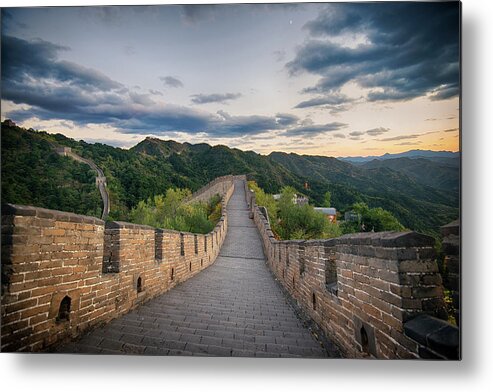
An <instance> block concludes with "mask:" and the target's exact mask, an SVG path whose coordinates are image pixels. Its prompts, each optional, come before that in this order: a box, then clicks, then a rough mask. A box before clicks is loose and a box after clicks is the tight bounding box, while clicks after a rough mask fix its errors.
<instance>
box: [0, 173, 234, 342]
mask: <svg viewBox="0 0 493 392" xmlns="http://www.w3.org/2000/svg"><path fill="white" fill-rule="evenodd" d="M233 180H234V178H233V177H232V176H226V177H223V178H221V179H220V180H217V181H215V182H214V184H213V185H209V186H207V187H206V189H204V190H202V191H201V192H200V193H199V195H200V197H202V198H204V200H205V199H207V198H208V197H210V196H212V195H214V194H220V195H221V196H222V207H223V208H222V211H223V212H222V217H221V219H220V221H219V223H218V224H217V225H216V227H215V228H214V230H213V231H212V232H210V233H208V234H206V235H202V234H193V233H181V232H177V231H173V230H161V229H155V228H152V227H149V226H142V225H135V224H131V223H126V222H106V224H105V222H104V221H103V220H100V219H97V218H92V217H87V216H82V215H76V214H71V213H65V212H60V211H53V210H46V209H43V208H35V207H28V206H18V205H5V206H3V208H2V303H1V316H2V327H1V350H2V351H43V350H48V349H49V348H50V347H52V346H54V345H56V344H58V343H60V342H63V341H65V340H68V339H72V338H75V337H77V336H79V335H80V334H81V333H83V332H84V331H86V330H88V329H89V328H91V327H94V326H96V325H99V324H101V323H106V322H108V321H109V320H111V319H113V318H115V317H117V316H119V315H122V314H124V313H126V312H128V311H129V310H130V309H132V308H134V307H135V306H137V305H138V304H140V303H142V302H144V301H147V300H149V299H151V298H153V297H155V296H156V295H158V294H161V293H164V292H165V291H167V290H169V289H171V288H172V287H174V286H176V285H177V284H179V283H180V282H183V281H185V280H187V279H189V278H190V277H192V276H194V275H195V274H197V273H198V272H200V271H201V270H203V269H204V268H207V267H208V266H209V265H211V264H212V263H213V262H214V261H215V260H216V258H217V255H218V254H219V250H220V248H221V245H222V243H223V241H224V238H225V236H226V232H227V227H228V217H227V213H226V205H227V202H228V200H229V198H230V197H231V194H232V192H233V190H234V185H233V184H234V182H233Z"/></svg>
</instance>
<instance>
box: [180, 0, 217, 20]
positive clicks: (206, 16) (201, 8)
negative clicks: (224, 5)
mask: <svg viewBox="0 0 493 392" xmlns="http://www.w3.org/2000/svg"><path fill="white" fill-rule="evenodd" d="M216 8H217V6H216V5H214V4H186V5H182V17H183V20H184V21H185V23H187V24H192V25H193V24H197V23H200V22H204V21H211V20H214V18H215V13H216Z"/></svg>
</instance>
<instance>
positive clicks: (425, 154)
mask: <svg viewBox="0 0 493 392" xmlns="http://www.w3.org/2000/svg"><path fill="white" fill-rule="evenodd" d="M395 158H409V159H422V158H424V159H429V160H433V161H440V160H443V159H445V161H446V160H447V159H448V158H452V159H455V158H460V152H451V151H431V150H409V151H405V152H400V153H397V154H389V153H386V154H383V155H379V156H376V155H374V156H366V157H363V156H358V157H341V158H338V159H339V160H341V161H345V162H351V163H356V164H358V163H366V162H370V161H373V160H379V161H383V160H387V159H395Z"/></svg>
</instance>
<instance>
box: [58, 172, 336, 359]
mask: <svg viewBox="0 0 493 392" xmlns="http://www.w3.org/2000/svg"><path fill="white" fill-rule="evenodd" d="M227 209H228V223H229V227H228V233H227V236H226V239H225V242H224V244H223V247H222V249H221V252H220V255H219V257H218V258H217V260H216V262H215V263H214V264H213V265H212V266H210V267H209V268H207V269H205V270H204V271H202V272H201V273H199V274H197V275H196V276H194V277H193V278H191V279H189V280H187V281H185V282H183V283H182V284H180V285H178V286H176V287H175V288H173V289H172V290H170V291H168V292H166V293H164V294H162V295H160V296H158V297H156V298H154V299H152V300H150V301H148V302H147V303H145V304H143V305H140V306H139V307H138V308H137V309H135V310H133V311H131V312H129V313H127V314H126V315H124V316H121V317H120V318H118V319H116V320H113V321H111V322H110V323H108V324H107V325H106V326H104V327H101V328H98V329H96V330H94V331H92V332H90V333H88V334H86V335H84V336H83V337H82V338H81V339H79V340H78V341H77V342H72V343H69V344H67V345H65V346H63V347H61V348H59V350H58V351H59V352H81V353H103V354H122V353H130V354H146V355H207V356H248V357H254V356H255V357H327V352H326V351H325V350H324V349H322V348H321V346H320V344H319V343H318V342H317V341H316V340H315V339H314V338H313V337H312V335H311V334H310V332H309V330H308V329H306V328H305V327H304V326H303V325H302V322H301V321H300V320H299V319H298V318H297V316H296V315H295V313H294V310H293V308H292V307H291V306H290V305H289V303H288V302H287V300H286V298H285V296H284V294H283V293H282V291H281V289H280V287H279V286H278V284H277V283H276V282H275V281H274V279H273V277H272V275H271V273H270V271H269V270H268V267H267V265H266V264H265V260H264V253H263V250H262V245H261V242H260V237H259V234H258V231H257V228H256V227H255V225H254V223H253V221H252V220H251V219H249V217H248V209H247V205H246V201H245V194H244V185H243V182H241V181H237V182H236V183H235V191H234V194H233V196H232V197H231V199H230V201H229V204H228V206H227Z"/></svg>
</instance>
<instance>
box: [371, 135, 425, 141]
mask: <svg viewBox="0 0 493 392" xmlns="http://www.w3.org/2000/svg"><path fill="white" fill-rule="evenodd" d="M420 136H421V135H402V136H394V137H387V138H384V139H377V140H378V141H379V142H392V141H395V140H406V139H416V138H418V137H420Z"/></svg>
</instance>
